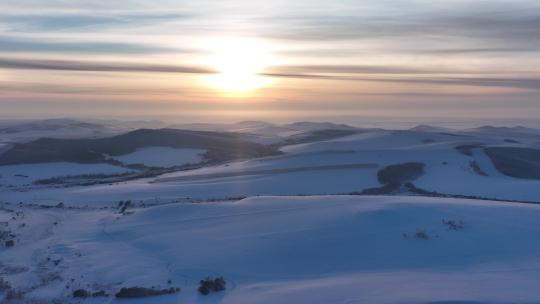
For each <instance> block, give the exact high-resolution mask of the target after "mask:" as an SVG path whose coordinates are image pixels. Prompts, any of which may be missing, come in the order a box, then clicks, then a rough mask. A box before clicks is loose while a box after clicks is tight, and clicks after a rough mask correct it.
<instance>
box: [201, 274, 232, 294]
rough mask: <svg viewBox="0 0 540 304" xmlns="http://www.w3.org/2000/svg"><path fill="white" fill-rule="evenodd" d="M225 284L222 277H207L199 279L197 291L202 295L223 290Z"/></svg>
mask: <svg viewBox="0 0 540 304" xmlns="http://www.w3.org/2000/svg"><path fill="white" fill-rule="evenodd" d="M225 285H226V282H225V279H224V278H223V277H218V278H215V279H212V278H210V277H208V278H206V279H204V280H201V281H200V286H199V292H200V293H201V294H202V295H207V294H209V293H210V292H211V291H213V292H218V291H223V290H225V288H226V287H225Z"/></svg>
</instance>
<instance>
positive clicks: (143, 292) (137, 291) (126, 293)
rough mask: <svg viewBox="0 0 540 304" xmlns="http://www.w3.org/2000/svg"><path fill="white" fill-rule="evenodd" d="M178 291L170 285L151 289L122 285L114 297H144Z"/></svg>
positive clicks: (178, 289)
mask: <svg viewBox="0 0 540 304" xmlns="http://www.w3.org/2000/svg"><path fill="white" fill-rule="evenodd" d="M177 292H180V288H178V287H176V288H175V287H171V288H167V289H160V290H156V289H151V288H145V287H127V288H126V287H124V288H122V289H120V291H119V292H118V293H116V295H115V297H117V298H145V297H151V296H161V295H166V294H173V293H177Z"/></svg>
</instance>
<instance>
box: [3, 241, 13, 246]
mask: <svg viewBox="0 0 540 304" xmlns="http://www.w3.org/2000/svg"><path fill="white" fill-rule="evenodd" d="M4 245H5V246H6V247H13V246H15V241H13V240H7V241H5V242H4Z"/></svg>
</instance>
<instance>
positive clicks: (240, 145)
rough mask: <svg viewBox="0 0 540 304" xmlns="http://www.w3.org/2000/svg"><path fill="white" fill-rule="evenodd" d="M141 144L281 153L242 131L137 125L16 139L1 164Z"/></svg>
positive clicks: (227, 155) (127, 149) (120, 150)
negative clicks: (105, 132)
mask: <svg viewBox="0 0 540 304" xmlns="http://www.w3.org/2000/svg"><path fill="white" fill-rule="evenodd" d="M143 147H171V148H195V149H205V150H207V153H206V154H205V157H206V159H207V160H211V161H225V160H232V159H239V158H250V157H260V156H268V155H276V154H280V152H279V151H278V150H277V149H275V148H273V147H267V146H264V145H261V144H257V143H253V142H248V141H246V140H245V139H244V136H243V135H242V134H234V133H224V132H207V131H192V130H176V129H156V130H154V129H140V130H136V131H132V132H129V133H126V134H122V135H117V136H113V137H107V138H98V139H54V138H42V139H39V140H36V141H32V142H28V143H17V144H15V145H13V147H11V148H10V149H9V150H8V151H6V152H5V153H4V154H2V155H0V165H9V164H24V163H41V162H57V161H65V162H78V163H99V162H106V161H107V160H106V155H112V156H118V155H124V154H128V153H131V152H134V151H136V150H137V149H138V148H143Z"/></svg>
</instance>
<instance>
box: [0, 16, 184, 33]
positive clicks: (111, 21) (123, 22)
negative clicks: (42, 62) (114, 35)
mask: <svg viewBox="0 0 540 304" xmlns="http://www.w3.org/2000/svg"><path fill="white" fill-rule="evenodd" d="M192 17H193V16H192V15H190V14H187V13H185V14H183V13H136V12H134V13H118V12H117V13H114V12H113V13H106V12H100V13H99V14H97V13H96V12H93V11H81V12H76V13H74V12H69V13H66V12H62V13H50V12H49V13H46V14H16V15H12V14H0V24H4V25H5V26H7V28H8V29H9V30H11V31H14V32H25V31H40V32H41V31H52V30H54V31H58V30H72V31H73V30H77V31H83V30H93V31H94V30H97V29H102V28H110V27H115V26H117V27H118V26H124V27H125V26H130V27H132V28H133V27H139V26H143V25H147V24H153V23H160V22H165V21H170V20H183V19H189V18H192Z"/></svg>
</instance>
